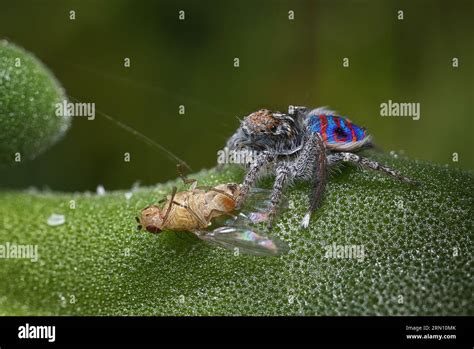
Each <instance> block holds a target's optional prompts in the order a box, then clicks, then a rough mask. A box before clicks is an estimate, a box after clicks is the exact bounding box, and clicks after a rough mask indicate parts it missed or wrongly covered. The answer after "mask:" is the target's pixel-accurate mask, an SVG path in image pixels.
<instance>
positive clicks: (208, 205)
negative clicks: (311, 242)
mask: <svg viewBox="0 0 474 349" xmlns="http://www.w3.org/2000/svg"><path fill="white" fill-rule="evenodd" d="M181 177H182V179H183V181H184V182H185V183H186V184H189V183H191V186H190V188H189V190H185V191H180V192H178V191H177V188H176V187H173V191H172V193H171V195H169V196H168V197H167V198H166V199H164V200H162V201H161V203H163V202H164V204H163V205H162V206H161V207H160V206H157V205H150V206H148V207H146V208H144V209H143V210H142V212H141V215H140V218H138V217H136V220H137V222H138V223H139V225H138V229H142V228H145V230H147V231H148V232H150V233H155V234H157V233H161V232H162V231H163V230H170V231H176V232H188V233H192V234H194V235H196V236H197V237H198V238H199V239H201V240H204V241H207V242H209V243H212V244H215V245H218V246H220V247H224V248H227V249H231V250H234V251H238V253H243V254H250V255H258V256H276V255H280V254H283V253H285V252H287V250H288V248H287V245H286V244H285V243H284V242H282V241H280V240H278V239H276V238H273V237H272V238H270V237H268V236H266V235H264V234H262V233H260V232H259V231H258V230H257V229H256V228H255V224H256V223H259V222H262V221H265V220H267V219H268V215H267V214H266V210H267V205H268V204H269V201H268V200H265V198H266V197H268V194H269V191H267V190H265V189H260V188H255V189H254V190H252V191H251V193H250V194H249V199H250V200H249V202H248V203H247V207H248V206H249V205H251V206H252V211H253V212H250V213H243V212H239V213H237V212H235V211H236V210H235V206H236V199H237V197H238V196H239V194H240V188H241V185H239V184H236V183H227V184H219V185H217V186H214V187H208V186H199V187H198V186H197V181H196V180H192V179H186V178H185V177H184V176H182V175H181ZM221 217H227V218H228V219H227V220H226V221H225V222H224V224H223V225H222V226H219V227H217V228H215V229H213V230H208V229H209V227H210V226H211V225H213V223H214V221H215V220H216V219H218V218H221Z"/></svg>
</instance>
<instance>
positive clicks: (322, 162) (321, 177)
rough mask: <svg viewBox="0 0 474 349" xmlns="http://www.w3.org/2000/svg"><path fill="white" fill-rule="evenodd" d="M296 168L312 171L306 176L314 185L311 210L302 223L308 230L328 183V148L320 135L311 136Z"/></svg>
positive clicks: (310, 199)
mask: <svg viewBox="0 0 474 349" xmlns="http://www.w3.org/2000/svg"><path fill="white" fill-rule="evenodd" d="M296 166H297V167H298V168H300V167H302V166H305V167H306V171H305V170H303V171H301V172H302V173H307V171H310V172H309V174H306V176H309V178H310V179H311V181H312V185H313V186H312V189H311V195H310V198H309V209H308V212H307V213H306V214H305V216H304V218H303V222H302V223H301V225H302V227H303V228H307V227H308V225H309V220H310V218H311V215H312V214H313V212H314V211H316V209H317V208H318V206H319V205H320V203H321V201H322V197H323V194H324V190H325V188H326V183H327V157H326V147H325V146H324V142H323V140H322V139H321V137H320V135H319V134H318V133H312V134H311V136H310V139H309V140H308V141H307V142H306V144H305V147H304V150H303V152H302V153H301V155H300V157H299V159H298V163H297V165H296ZM298 172H300V171H298Z"/></svg>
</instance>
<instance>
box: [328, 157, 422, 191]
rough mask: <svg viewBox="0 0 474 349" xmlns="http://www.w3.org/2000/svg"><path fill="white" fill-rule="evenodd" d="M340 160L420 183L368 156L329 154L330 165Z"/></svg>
mask: <svg viewBox="0 0 474 349" xmlns="http://www.w3.org/2000/svg"><path fill="white" fill-rule="evenodd" d="M340 161H348V162H352V163H354V164H357V165H360V166H362V167H364V168H368V169H370V170H374V171H379V172H382V173H385V174H386V175H388V176H390V177H392V178H395V179H398V180H399V181H401V182H404V183H408V184H413V185H417V184H419V183H418V182H417V181H414V180H413V179H411V178H408V177H406V176H404V175H402V174H401V173H400V172H398V171H396V170H394V169H391V168H389V167H387V166H384V165H382V164H380V163H378V162H377V161H374V160H370V159H368V158H365V157H363V156H360V155H357V154H354V153H346V152H341V153H335V154H331V155H329V156H328V162H329V165H334V164H336V163H337V162H340Z"/></svg>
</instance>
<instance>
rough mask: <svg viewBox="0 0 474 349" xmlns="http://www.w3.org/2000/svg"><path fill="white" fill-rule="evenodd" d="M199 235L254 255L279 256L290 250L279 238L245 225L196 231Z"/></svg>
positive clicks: (218, 243) (207, 239)
mask: <svg viewBox="0 0 474 349" xmlns="http://www.w3.org/2000/svg"><path fill="white" fill-rule="evenodd" d="M195 234H196V235H197V237H199V238H200V239H201V240H204V241H207V242H209V243H212V244H215V245H218V246H221V247H224V248H227V249H230V250H235V249H238V251H239V253H243V254H249V255H254V256H278V255H281V254H284V253H286V252H288V246H287V245H286V243H284V242H283V241H281V240H279V239H277V238H269V237H268V236H265V235H263V234H261V233H258V232H257V231H256V230H255V229H250V228H248V227H244V226H241V227H240V226H223V227H219V228H217V229H214V230H213V231H210V232H209V231H198V232H195Z"/></svg>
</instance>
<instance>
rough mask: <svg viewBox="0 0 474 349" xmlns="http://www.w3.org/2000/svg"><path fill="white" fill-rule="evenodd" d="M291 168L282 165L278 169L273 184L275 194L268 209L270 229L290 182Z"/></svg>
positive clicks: (273, 193)
mask: <svg viewBox="0 0 474 349" xmlns="http://www.w3.org/2000/svg"><path fill="white" fill-rule="evenodd" d="M290 171H291V170H290V168H289V167H288V165H287V164H285V163H280V164H279V165H278V166H277V168H276V177H275V183H274V184H273V192H272V197H271V200H270V207H269V209H268V229H270V228H271V227H272V226H273V221H274V220H275V216H276V213H277V210H278V207H279V205H280V202H281V198H282V196H283V189H284V188H285V184H286V183H287V182H288V177H289V175H290Z"/></svg>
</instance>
